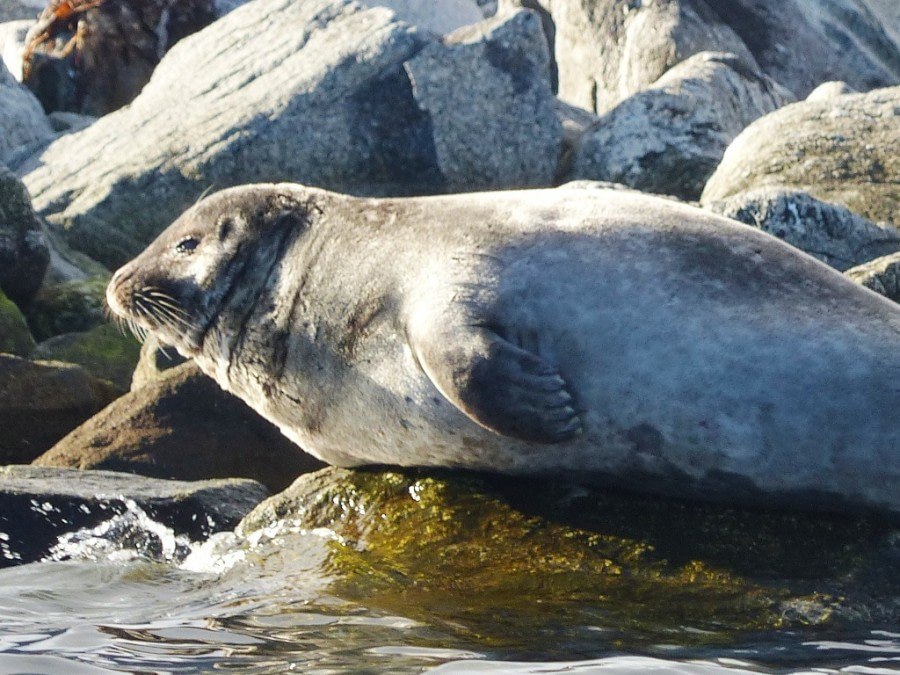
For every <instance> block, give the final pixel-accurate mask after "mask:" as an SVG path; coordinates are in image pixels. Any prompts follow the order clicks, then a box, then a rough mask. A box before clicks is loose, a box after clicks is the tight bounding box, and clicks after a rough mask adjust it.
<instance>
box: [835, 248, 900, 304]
mask: <svg viewBox="0 0 900 675" xmlns="http://www.w3.org/2000/svg"><path fill="white" fill-rule="evenodd" d="M844 274H846V275H847V276H848V277H849V278H851V279H853V281H856V282H857V283H860V284H862V285H863V286H865V287H866V288H870V289H872V290H873V291H875V292H876V293H878V294H879V295H883V296H884V297H886V298H888V299H889V300H893V301H894V302H900V253H893V254H891V255H886V256H883V257H881V258H876V259H875V260H871V261H869V262H867V263H865V264H864V265H858V266H856V267H853V268H851V269H849V270H847V271H846V272H844Z"/></svg>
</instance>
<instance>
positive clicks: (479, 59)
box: [405, 11, 562, 191]
mask: <svg viewBox="0 0 900 675" xmlns="http://www.w3.org/2000/svg"><path fill="white" fill-rule="evenodd" d="M405 68H406V72H407V73H408V74H409V77H410V79H411V81H412V85H413V96H414V97H415V99H416V103H417V105H418V106H419V108H420V109H421V110H423V111H424V112H425V113H427V114H428V115H429V116H430V118H431V124H432V138H433V142H434V149H435V152H436V153H437V161H438V166H439V167H440V170H441V173H442V175H443V177H444V179H445V180H446V182H447V185H448V187H449V188H450V189H452V190H454V191H473V190H477V189H484V188H489V189H490V188H497V189H499V188H505V187H537V186H542V185H549V184H550V183H551V181H552V180H553V177H554V175H555V173H556V167H557V163H558V160H559V154H560V150H561V147H562V125H561V123H560V121H559V119H558V118H557V114H556V101H555V98H554V97H553V95H552V93H551V90H550V84H549V79H548V78H549V52H548V51H547V48H546V43H545V42H544V34H543V31H542V28H541V22H540V18H539V17H538V16H537V14H534V13H532V12H527V11H519V12H515V13H513V14H510V15H504V16H500V17H494V18H491V19H488V20H486V21H484V22H482V23H479V24H475V25H473V26H470V27H466V28H461V29H459V30H458V31H455V32H454V33H452V34H450V35H448V36H447V37H446V38H445V39H444V41H443V42H442V43H436V44H431V45H429V46H428V47H426V48H425V49H423V50H422V51H421V52H420V53H419V54H417V55H416V56H415V57H413V58H412V59H410V60H409V61H408V62H407V63H406V64H405Z"/></svg>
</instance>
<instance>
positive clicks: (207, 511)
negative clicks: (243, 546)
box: [0, 466, 268, 567]
mask: <svg viewBox="0 0 900 675" xmlns="http://www.w3.org/2000/svg"><path fill="white" fill-rule="evenodd" d="M267 495H268V491H267V490H266V489H265V487H263V486H262V485H260V484H259V483H256V482H255V481H250V480H239V479H234V480H210V481H201V482H192V483H186V482H179V481H167V480H158V479H153V478H144V477H139V476H132V475H128V474H121V473H114V472H111V471H77V470H75V469H52V468H40V467H33V466H6V467H0V567H9V566H10V565H20V564H24V563H28V562H35V561H38V560H41V559H42V558H44V557H45V556H47V555H48V554H49V553H50V552H51V550H52V549H53V547H54V546H55V545H56V544H57V543H58V542H59V538H60V536H61V535H66V534H68V533H75V532H77V531H78V530H80V529H87V528H95V527H97V526H98V525H100V524H101V523H105V522H111V521H113V520H114V519H115V518H116V517H117V516H119V517H121V516H122V515H123V514H125V513H126V512H127V511H128V510H129V509H131V510H132V512H133V511H134V510H135V509H141V510H142V511H144V512H145V513H146V514H147V515H148V516H149V517H150V518H152V519H153V520H154V521H156V522H157V523H160V524H162V525H163V526H165V527H169V528H171V529H172V530H173V533H174V534H175V535H176V536H178V535H182V536H187V537H188V538H190V539H191V540H195V541H196V540H203V539H205V538H207V537H208V536H209V535H210V534H212V533H214V532H219V531H222V530H228V529H231V528H232V527H234V526H235V525H236V524H237V523H238V521H240V519H241V518H242V517H243V516H244V515H245V514H246V513H247V512H248V511H250V509H252V508H253V507H254V506H255V505H256V504H258V503H259V502H260V501H262V500H263V499H265V497H266V496H267Z"/></svg>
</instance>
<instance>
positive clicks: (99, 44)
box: [22, 0, 216, 115]
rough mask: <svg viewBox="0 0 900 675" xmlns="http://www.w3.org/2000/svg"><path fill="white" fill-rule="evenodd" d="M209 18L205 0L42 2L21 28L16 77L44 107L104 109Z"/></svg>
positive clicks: (129, 94) (116, 104)
mask: <svg viewBox="0 0 900 675" xmlns="http://www.w3.org/2000/svg"><path fill="white" fill-rule="evenodd" d="M215 18H216V14H215V11H214V9H213V2H212V0H104V1H103V2H94V1H93V0H66V1H65V2H58V3H48V5H47V7H46V8H45V9H44V11H43V12H42V13H41V15H40V17H39V18H38V21H37V23H35V25H34V26H33V27H32V29H31V30H30V31H29V33H28V36H27V46H26V49H25V53H24V63H23V68H22V73H23V77H22V81H23V83H24V84H25V85H26V86H27V87H28V88H29V89H31V91H33V92H34V94H35V96H37V98H38V99H39V100H40V102H41V105H43V107H44V110H45V111H46V112H48V113H49V112H52V111H54V110H67V111H71V112H76V113H82V114H86V115H104V114H106V113H108V112H110V111H112V110H116V109H117V108H120V107H122V106H123V105H125V104H127V103H129V102H131V101H132V100H133V99H134V97H135V96H136V95H137V94H138V92H140V91H141V89H142V88H143V86H144V85H145V84H146V83H147V81H148V80H149V79H150V75H151V73H152V72H153V69H154V68H155V67H156V64H157V63H159V60H160V58H161V57H162V55H163V54H164V53H165V52H166V51H168V50H169V49H170V48H171V47H172V45H173V44H175V43H176V42H178V40H180V39H182V38H183V37H184V36H186V35H189V34H191V33H194V32H196V31H198V30H200V29H201V28H203V27H204V26H206V25H208V24H209V23H211V22H212V21H213V20H214V19H215Z"/></svg>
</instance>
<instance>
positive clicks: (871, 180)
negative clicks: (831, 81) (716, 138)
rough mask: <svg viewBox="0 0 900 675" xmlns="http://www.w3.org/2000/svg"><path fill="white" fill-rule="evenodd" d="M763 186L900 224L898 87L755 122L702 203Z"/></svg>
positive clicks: (801, 106)
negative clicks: (787, 190)
mask: <svg viewBox="0 0 900 675" xmlns="http://www.w3.org/2000/svg"><path fill="white" fill-rule="evenodd" d="M761 187H781V188H785V189H790V190H799V191H804V192H808V193H809V194H811V195H812V196H813V197H815V198H816V199H820V200H822V201H826V202H832V203H836V204H842V205H844V206H846V207H847V208H848V209H850V210H851V211H853V212H854V213H858V214H859V215H861V216H864V217H865V218H868V219H869V220H871V221H872V222H875V223H888V224H891V225H894V226H900V87H891V88H888V89H878V90H875V91H872V92H869V93H867V94H847V95H845V96H838V97H836V98H832V99H828V100H824V101H822V100H818V101H816V100H813V101H800V102H799V103H793V104H791V105H787V106H784V107H783V108H781V109H779V110H776V111H775V112H773V113H770V114H768V115H766V116H765V117H762V118H760V119H758V120H756V122H754V123H753V124H751V125H750V126H749V127H747V128H746V129H745V130H744V131H743V132H742V133H741V134H740V135H739V136H738V137H737V138H736V139H735V140H734V142H732V144H731V145H730V146H729V147H728V150H727V151H726V152H725V156H724V157H723V158H722V162H721V164H719V166H718V168H717V169H716V171H715V173H714V174H713V175H712V177H711V178H710V179H709V182H708V183H707V184H706V187H705V188H704V190H703V195H702V196H701V203H702V204H703V205H708V204H710V203H711V202H714V201H721V200H724V199H727V198H729V197H731V196H733V195H736V194H738V193H741V192H746V191H748V190H752V189H756V188H761Z"/></svg>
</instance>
